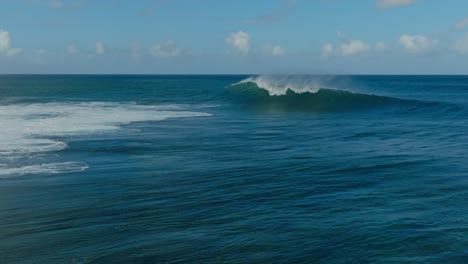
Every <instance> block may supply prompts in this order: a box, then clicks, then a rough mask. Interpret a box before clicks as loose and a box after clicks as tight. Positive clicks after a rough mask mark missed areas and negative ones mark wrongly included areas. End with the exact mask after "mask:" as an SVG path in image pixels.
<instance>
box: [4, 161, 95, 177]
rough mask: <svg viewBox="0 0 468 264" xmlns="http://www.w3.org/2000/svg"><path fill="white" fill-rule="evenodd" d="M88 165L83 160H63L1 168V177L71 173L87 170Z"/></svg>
mask: <svg viewBox="0 0 468 264" xmlns="http://www.w3.org/2000/svg"><path fill="white" fill-rule="evenodd" d="M87 168H89V167H88V165H87V164H86V163H82V162H61V163H46V164H38V165H28V166H22V167H15V168H2V169H0V178H9V177H12V176H21V175H25V174H42V173H44V174H56V173H70V172H79V171H84V170H86V169H87Z"/></svg>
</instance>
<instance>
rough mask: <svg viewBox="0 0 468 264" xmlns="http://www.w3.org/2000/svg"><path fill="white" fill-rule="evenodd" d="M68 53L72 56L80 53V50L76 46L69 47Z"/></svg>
mask: <svg viewBox="0 0 468 264" xmlns="http://www.w3.org/2000/svg"><path fill="white" fill-rule="evenodd" d="M67 53H68V54H70V55H73V54H76V53H78V49H77V48H76V47H75V46H74V45H68V47H67Z"/></svg>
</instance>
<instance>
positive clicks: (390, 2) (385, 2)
mask: <svg viewBox="0 0 468 264" xmlns="http://www.w3.org/2000/svg"><path fill="white" fill-rule="evenodd" d="M414 2H416V0H378V1H377V7H378V8H390V7H395V6H405V5H411V4H414Z"/></svg>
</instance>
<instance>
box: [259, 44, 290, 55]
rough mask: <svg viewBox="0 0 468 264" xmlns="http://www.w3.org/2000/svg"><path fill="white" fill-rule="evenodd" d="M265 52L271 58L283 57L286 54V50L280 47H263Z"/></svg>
mask: <svg viewBox="0 0 468 264" xmlns="http://www.w3.org/2000/svg"><path fill="white" fill-rule="evenodd" d="M263 50H264V51H265V53H267V54H268V55H271V56H282V55H284V53H285V51H284V49H283V48H282V47H281V46H278V45H275V46H270V45H266V46H264V47H263Z"/></svg>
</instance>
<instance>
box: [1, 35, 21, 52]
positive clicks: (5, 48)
mask: <svg viewBox="0 0 468 264" xmlns="http://www.w3.org/2000/svg"><path fill="white" fill-rule="evenodd" d="M21 51H22V50H21V49H18V48H12V47H11V46H10V33H8V31H4V30H0V56H7V57H10V56H14V55H17V54H19V53H20V52H21Z"/></svg>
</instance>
